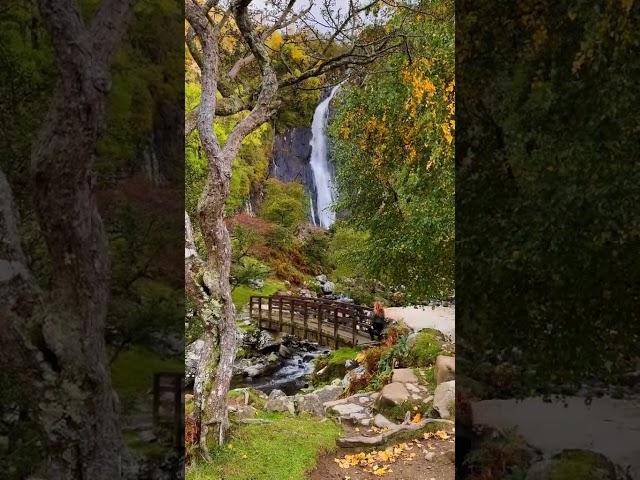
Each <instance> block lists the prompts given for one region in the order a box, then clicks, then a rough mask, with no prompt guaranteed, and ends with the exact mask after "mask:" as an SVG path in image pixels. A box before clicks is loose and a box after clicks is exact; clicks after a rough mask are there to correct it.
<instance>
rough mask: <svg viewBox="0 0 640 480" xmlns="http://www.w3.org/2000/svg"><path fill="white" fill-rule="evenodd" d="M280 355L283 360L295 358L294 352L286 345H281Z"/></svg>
mask: <svg viewBox="0 0 640 480" xmlns="http://www.w3.org/2000/svg"><path fill="white" fill-rule="evenodd" d="M278 355H280V356H281V357H283V358H291V357H292V356H293V351H291V349H290V348H289V347H287V346H286V345H280V348H279V349H278Z"/></svg>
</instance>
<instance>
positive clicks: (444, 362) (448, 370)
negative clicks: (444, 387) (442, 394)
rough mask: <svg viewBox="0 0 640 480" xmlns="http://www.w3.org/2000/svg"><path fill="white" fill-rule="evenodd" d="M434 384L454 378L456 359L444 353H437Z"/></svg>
mask: <svg viewBox="0 0 640 480" xmlns="http://www.w3.org/2000/svg"><path fill="white" fill-rule="evenodd" d="M435 377H436V385H440V384H441V383H443V382H448V381H450V380H455V378H456V359H455V357H448V356H446V355H438V357H437V358H436V363H435Z"/></svg>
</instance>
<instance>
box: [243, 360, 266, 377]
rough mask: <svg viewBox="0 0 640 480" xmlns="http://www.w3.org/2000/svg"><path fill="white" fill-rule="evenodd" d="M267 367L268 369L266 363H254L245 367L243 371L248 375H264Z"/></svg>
mask: <svg viewBox="0 0 640 480" xmlns="http://www.w3.org/2000/svg"><path fill="white" fill-rule="evenodd" d="M266 369H267V366H266V365H265V364H264V363H256V364H254V365H250V366H248V367H245V368H244V369H243V372H244V374H245V375H246V376H247V377H249V378H254V377H259V376H260V375H262V374H263V373H264V372H265V370H266Z"/></svg>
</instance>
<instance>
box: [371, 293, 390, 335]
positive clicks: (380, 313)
mask: <svg viewBox="0 0 640 480" xmlns="http://www.w3.org/2000/svg"><path fill="white" fill-rule="evenodd" d="M386 326H387V320H386V319H385V318H384V307H383V306H382V304H381V303H380V302H375V303H374V304H373V318H372V319H371V328H370V329H369V335H371V340H382V331H383V330H384V327H386Z"/></svg>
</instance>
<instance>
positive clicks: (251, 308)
mask: <svg viewBox="0 0 640 480" xmlns="http://www.w3.org/2000/svg"><path fill="white" fill-rule="evenodd" d="M249 318H250V319H252V318H253V297H249Z"/></svg>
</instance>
